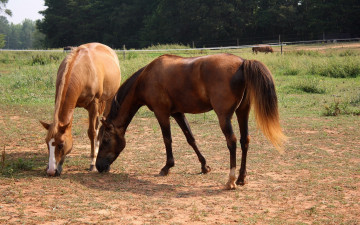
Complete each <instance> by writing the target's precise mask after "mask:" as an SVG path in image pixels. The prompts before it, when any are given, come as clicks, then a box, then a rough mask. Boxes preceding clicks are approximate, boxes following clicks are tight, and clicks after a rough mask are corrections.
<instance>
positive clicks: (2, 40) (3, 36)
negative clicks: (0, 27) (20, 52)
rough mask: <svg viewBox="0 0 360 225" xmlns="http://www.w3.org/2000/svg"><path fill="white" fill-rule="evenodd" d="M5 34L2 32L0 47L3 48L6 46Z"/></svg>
mask: <svg viewBox="0 0 360 225" xmlns="http://www.w3.org/2000/svg"><path fill="white" fill-rule="evenodd" d="M5 43H6V41H5V35H4V34H0V48H3V47H4V46H5Z"/></svg>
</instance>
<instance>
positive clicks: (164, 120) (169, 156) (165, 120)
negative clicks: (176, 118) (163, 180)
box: [155, 112, 175, 176]
mask: <svg viewBox="0 0 360 225" xmlns="http://www.w3.org/2000/svg"><path fill="white" fill-rule="evenodd" d="M155 116H156V118H157V120H158V122H159V124H160V128H161V132H162V135H163V139H164V143H165V148H166V164H165V166H164V167H163V168H162V169H161V171H160V175H161V176H166V175H168V174H169V170H170V168H171V167H173V166H174V165H175V162H174V156H173V153H172V146H171V145H172V139H171V130H170V118H169V116H168V115H163V114H158V113H156V112H155Z"/></svg>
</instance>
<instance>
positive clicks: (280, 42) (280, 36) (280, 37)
mask: <svg viewBox="0 0 360 225" xmlns="http://www.w3.org/2000/svg"><path fill="white" fill-rule="evenodd" d="M280 38H281V36H280V34H279V44H280V43H281V42H280V41H281V39H280Z"/></svg>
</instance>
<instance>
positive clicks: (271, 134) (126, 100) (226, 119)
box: [96, 54, 285, 189]
mask: <svg viewBox="0 0 360 225" xmlns="http://www.w3.org/2000/svg"><path fill="white" fill-rule="evenodd" d="M143 105H146V106H147V107H148V108H149V109H150V110H152V111H153V112H154V113H155V116H156V118H157V120H158V122H159V124H160V127H161V131H162V134H163V138H164V143H165V147H166V156H167V160H166V165H165V166H164V167H163V168H162V169H161V171H160V175H167V174H168V173H169V169H170V168H171V167H173V166H174V158H173V153H172V146H171V143H172V139H171V132H170V116H171V117H173V118H174V119H175V120H176V122H177V123H178V125H179V126H180V127H181V129H182V131H183V133H184V134H185V136H186V139H187V141H188V143H189V144H190V145H191V147H192V148H193V149H194V151H195V153H196V154H197V156H198V159H199V161H200V163H201V170H202V173H207V172H209V171H210V167H208V166H207V164H206V160H205V158H204V157H203V155H202V154H201V153H200V151H199V149H198V147H197V145H196V142H195V139H194V137H193V135H192V133H191V130H190V127H189V124H188V122H187V120H186V118H185V115H184V113H204V112H207V111H210V110H212V109H213V110H214V111H215V113H216V115H217V117H218V119H219V123H220V127H221V130H222V132H223V133H224V135H225V137H226V142H227V147H228V149H229V151H230V174H229V181H228V182H227V188H228V189H233V188H235V187H236V184H240V185H244V184H245V176H246V155H247V151H248V146H249V136H248V117H249V112H250V108H251V105H253V106H254V109H255V117H256V120H257V123H258V126H259V127H260V128H261V130H262V131H263V133H264V134H265V136H266V137H267V138H268V139H269V140H270V141H271V142H272V143H273V144H274V146H275V147H276V148H277V149H278V150H279V151H282V144H283V141H284V140H285V136H284V134H283V133H282V130H281V127H280V123H279V114H278V106H277V96H276V92H275V86H274V82H273V78H272V75H271V73H270V71H269V70H268V68H267V67H266V66H265V65H264V64H262V63H261V62H259V61H256V60H244V59H242V58H240V57H238V56H235V55H231V54H218V55H209V56H203V57H196V58H183V57H179V56H174V55H163V56H160V57H159V58H157V59H155V60H154V61H152V62H151V63H150V64H148V65H147V66H145V67H144V68H142V69H140V70H139V71H137V72H136V73H135V74H133V75H132V76H131V77H130V78H129V79H128V80H127V81H126V82H125V83H124V84H123V85H122V86H121V87H120V89H119V91H118V93H117V94H116V96H115V98H114V101H113V103H112V106H111V110H110V113H109V115H108V117H107V118H106V120H102V123H103V125H102V126H101V127H100V132H99V141H100V148H99V154H98V156H97V160H96V168H97V169H98V171H99V172H103V171H109V169H110V164H111V163H113V162H114V160H115V159H116V158H117V157H118V155H119V154H120V152H121V151H122V150H123V149H124V148H125V144H126V142H125V137H124V136H125V132H126V129H127V127H128V125H129V123H130V122H131V120H132V118H133V117H134V115H135V113H136V112H137V111H138V109H139V108H140V107H141V106H143ZM234 113H235V114H236V116H237V119H238V123H239V127H240V134H241V138H240V144H241V149H242V160H241V169H240V174H239V177H238V179H237V181H236V184H235V180H236V177H235V169H236V137H235V135H234V133H233V129H232V125H231V118H232V116H233V114H234Z"/></svg>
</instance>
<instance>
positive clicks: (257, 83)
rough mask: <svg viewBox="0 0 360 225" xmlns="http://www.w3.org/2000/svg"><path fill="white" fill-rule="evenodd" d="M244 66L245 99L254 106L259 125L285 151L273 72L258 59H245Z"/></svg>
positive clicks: (276, 145)
mask: <svg viewBox="0 0 360 225" xmlns="http://www.w3.org/2000/svg"><path fill="white" fill-rule="evenodd" d="M242 67H243V71H244V76H245V85H246V93H247V95H246V98H247V99H245V100H246V101H249V102H250V103H251V104H252V106H253V107H254V111H255V119H256V122H257V125H258V127H259V128H260V129H261V130H262V132H263V133H264V135H265V136H266V137H267V138H268V139H269V140H270V142H271V143H272V144H273V145H274V146H275V148H276V149H277V150H278V151H279V152H280V153H283V152H284V150H283V143H284V142H285V141H286V136H285V135H284V134H283V132H282V129H281V126H280V119H279V112H278V103H277V96H276V90H275V85H274V80H273V78H272V75H271V72H270V70H269V69H268V68H267V67H266V66H265V65H264V64H263V63H261V62H259V61H257V60H245V61H244V62H243V64H242Z"/></svg>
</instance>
